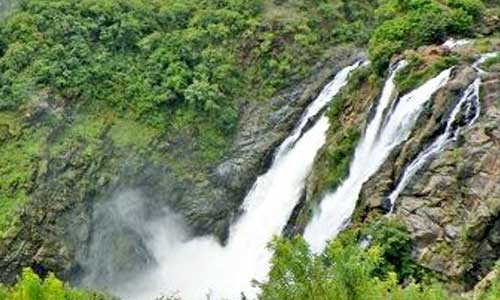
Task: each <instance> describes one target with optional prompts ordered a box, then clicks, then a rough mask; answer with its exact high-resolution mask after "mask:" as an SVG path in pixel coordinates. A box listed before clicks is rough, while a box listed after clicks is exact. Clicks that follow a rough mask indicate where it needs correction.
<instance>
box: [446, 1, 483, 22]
mask: <svg viewBox="0 0 500 300" xmlns="http://www.w3.org/2000/svg"><path fill="white" fill-rule="evenodd" d="M448 6H450V7H452V8H457V9H462V10H463V11H464V12H466V13H467V14H468V15H470V16H472V17H473V18H475V19H476V20H477V19H479V18H480V17H481V12H482V11H483V9H484V4H483V2H482V1H481V0H449V1H448Z"/></svg>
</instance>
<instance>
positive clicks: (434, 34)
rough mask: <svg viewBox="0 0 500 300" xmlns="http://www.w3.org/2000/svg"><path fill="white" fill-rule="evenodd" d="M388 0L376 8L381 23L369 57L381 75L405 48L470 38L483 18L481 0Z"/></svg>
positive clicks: (374, 37)
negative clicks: (394, 56) (452, 37)
mask: <svg viewBox="0 0 500 300" xmlns="http://www.w3.org/2000/svg"><path fill="white" fill-rule="evenodd" d="M445 3H446V4H448V5H443V3H441V2H440V1H433V0H412V1H406V0H389V1H385V4H384V5H382V6H381V7H379V8H378V9H377V16H378V19H379V22H380V26H378V27H377V28H376V29H375V31H374V33H373V35H372V37H371V39H370V56H371V58H372V60H373V63H374V66H375V68H376V70H377V71H378V72H379V73H384V72H385V69H386V68H387V66H388V64H389V61H390V59H391V57H392V56H393V55H394V54H396V53H401V51H402V50H404V49H411V48H415V47H418V46H421V45H425V44H428V43H433V42H440V41H443V40H444V39H445V37H446V36H449V35H459V36H470V35H472V34H473V33H474V29H475V26H476V24H477V23H476V22H478V21H479V19H480V18H481V13H482V11H483V9H484V5H483V4H482V2H481V1H480V0H450V1H447V2H445Z"/></svg>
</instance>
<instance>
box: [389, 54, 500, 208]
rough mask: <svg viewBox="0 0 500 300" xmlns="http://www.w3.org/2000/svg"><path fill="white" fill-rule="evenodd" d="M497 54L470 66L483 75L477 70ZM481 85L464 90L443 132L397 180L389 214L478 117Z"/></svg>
mask: <svg viewBox="0 0 500 300" xmlns="http://www.w3.org/2000/svg"><path fill="white" fill-rule="evenodd" d="M497 54H498V53H487V54H484V55H482V56H481V58H479V59H478V60H477V61H476V62H474V63H473V64H472V66H473V67H474V68H475V69H476V70H477V71H478V72H479V73H485V72H484V71H483V70H481V69H480V68H479V65H480V64H482V63H483V62H484V61H486V59H488V58H492V57H495V56H496V55H497ZM480 85H481V78H480V77H478V78H476V79H475V80H474V81H473V82H472V83H471V84H470V85H469V86H468V87H467V89H466V90H465V92H464V94H463V95H462V97H461V98H460V100H459V101H458V103H457V104H456V105H455V107H454V108H453V110H452V111H451V113H450V115H449V117H448V119H447V121H446V127H445V130H444V132H443V133H442V134H441V135H439V136H438V137H437V138H436V139H435V140H434V141H433V142H432V144H430V145H429V146H427V147H426V148H425V149H424V150H423V151H422V152H420V153H419V154H418V156H417V157H416V158H415V159H414V160H413V161H412V162H411V163H410V164H409V165H408V167H406V169H405V171H404V173H403V176H402V177H401V179H400V180H399V183H398V185H397V186H396V188H395V189H394V190H393V191H392V192H391V194H390V195H389V197H388V201H389V203H390V212H392V210H393V209H394V205H395V203H396V199H397V198H398V196H399V194H400V193H401V192H402V191H403V190H404V188H405V187H406V186H407V185H408V183H409V182H410V180H411V179H412V178H413V176H414V175H415V174H416V173H417V172H418V171H419V170H420V169H421V168H422V167H423V166H424V165H425V164H426V163H427V162H428V161H429V160H430V159H431V158H433V157H434V156H435V155H436V154H437V153H439V152H441V150H442V149H443V148H444V147H445V146H446V145H448V144H449V143H450V142H453V141H455V140H456V139H457V137H458V135H459V133H460V130H461V129H462V128H464V127H469V126H472V124H474V122H475V121H476V120H477V118H478V117H479V112H480V104H479V87H480ZM460 114H462V119H463V120H464V121H465V123H463V122H460V120H459V116H460Z"/></svg>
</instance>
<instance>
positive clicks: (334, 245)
mask: <svg viewBox="0 0 500 300" xmlns="http://www.w3.org/2000/svg"><path fill="white" fill-rule="evenodd" d="M399 234H400V232H399V231H398V229H395V235H392V234H391V231H390V230H387V231H385V232H383V233H381V234H380V235H379V238H380V240H378V241H376V240H374V241H376V242H374V243H372V245H371V246H369V247H366V248H365V247H361V246H360V244H359V236H358V235H359V231H358V230H356V229H351V230H347V231H346V232H343V233H341V234H340V235H339V237H337V238H336V239H335V240H334V241H332V242H331V243H330V244H329V246H328V247H327V249H326V250H325V252H324V253H323V254H320V255H315V254H312V253H311V252H310V250H309V248H308V246H307V243H306V242H305V241H304V240H303V239H301V238H300V237H299V238H296V239H295V240H293V241H287V240H284V239H277V240H275V241H274V243H273V245H272V248H273V249H274V250H275V255H274V257H273V259H272V268H271V272H270V273H269V281H268V282H267V283H264V284H262V285H261V288H262V294H261V299H263V300H268V299H273V300H275V299H289V300H306V299H308V300H321V299H324V300H327V299H338V300H357V299H360V300H365V299H370V300H383V299H393V300H396V299H398V300H399V299H401V300H403V299H404V300H410V299H426V300H439V299H442V300H445V299H446V300H448V299H450V297H449V295H448V294H447V292H446V291H445V290H444V289H443V288H442V287H440V286H439V285H438V284H436V283H417V282H415V281H412V282H411V283H410V284H408V285H407V286H406V287H402V286H400V285H398V277H397V275H396V273H393V272H387V273H384V274H381V273H380V271H381V270H382V269H381V266H383V265H384V264H390V262H388V261H385V258H384V253H386V252H387V251H388V252H389V253H392V254H394V253H396V252H397V251H398V248H399V247H400V245H401V244H400V243H399V242H394V240H395V241H400V240H401V237H400V236H399ZM403 240H404V239H403ZM384 241H389V242H390V243H389V245H382V244H379V243H378V242H384ZM403 244H404V242H403ZM392 246H394V248H392ZM394 257H395V258H396V256H394ZM385 270H387V269H385Z"/></svg>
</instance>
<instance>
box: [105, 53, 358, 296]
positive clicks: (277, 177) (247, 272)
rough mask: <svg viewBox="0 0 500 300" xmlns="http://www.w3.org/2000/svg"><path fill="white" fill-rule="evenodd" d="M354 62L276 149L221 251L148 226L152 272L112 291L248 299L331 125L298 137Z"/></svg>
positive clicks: (167, 225) (169, 228) (166, 227)
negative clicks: (272, 242)
mask: <svg viewBox="0 0 500 300" xmlns="http://www.w3.org/2000/svg"><path fill="white" fill-rule="evenodd" d="M359 65H360V63H356V64H354V65H352V66H349V67H347V68H345V69H343V70H342V71H340V72H339V73H338V74H337V75H336V76H335V78H334V79H333V81H332V82H331V83H330V84H328V85H327V86H326V87H325V88H324V89H323V91H322V92H321V93H320V95H319V96H318V97H317V99H316V100H315V101H314V102H313V103H312V104H311V105H310V106H309V108H308V109H307V111H306V112H305V114H304V116H303V117H302V119H301V121H300V123H299V125H298V127H297V128H296V129H295V130H294V131H293V133H292V135H291V136H290V137H289V138H288V139H286V140H285V141H284V142H283V144H282V146H281V147H280V148H279V150H278V152H277V155H276V157H275V160H274V162H273V164H272V166H271V168H270V169H269V170H268V171H267V173H265V174H264V175H262V176H260V177H259V178H258V179H257V181H256V182H255V184H254V186H253V188H252V189H251V191H250V192H249V194H248V195H247V197H246V199H245V201H244V203H243V209H244V211H245V212H244V214H243V215H242V216H241V217H240V219H239V220H238V221H237V222H236V223H235V224H234V225H233V226H232V227H231V229H230V238H229V240H228V243H227V246H226V247H222V246H221V245H220V244H219V243H218V242H217V241H216V240H215V239H214V238H213V237H211V236H205V237H199V238H194V239H189V237H188V236H187V234H185V233H184V231H185V230H184V228H183V226H182V224H178V223H175V222H173V221H172V219H173V218H171V217H168V216H167V217H166V218H165V220H159V221H157V222H155V223H154V224H151V235H152V236H153V240H152V241H151V242H150V244H149V247H150V248H151V250H152V252H153V254H154V256H155V258H156V260H157V261H158V266H157V267H156V268H155V269H154V270H151V271H150V272H148V273H147V274H140V275H141V276H138V279H137V280H135V281H134V282H127V283H125V284H123V286H118V287H115V288H114V292H115V293H116V294H117V295H121V296H123V298H124V299H140V300H146V299H147V300H151V299H154V298H155V297H158V296H160V295H162V294H163V295H172V294H174V295H178V296H180V297H182V298H183V299H186V300H198V299H206V298H210V299H240V298H241V294H240V293H241V292H244V293H245V295H246V296H247V297H249V298H254V297H255V295H256V293H257V290H256V288H254V287H252V285H251V281H252V279H257V280H265V279H266V277H267V273H268V271H269V262H270V259H271V257H272V253H271V252H270V251H269V249H267V245H268V243H269V242H270V241H271V240H272V238H273V236H275V235H279V234H281V232H282V230H283V228H284V227H285V225H286V223H287V221H288V219H289V217H290V215H291V213H292V211H293V208H294V207H295V205H296V204H297V202H298V201H299V199H300V196H301V194H302V192H303V189H304V185H305V180H306V178H307V175H308V174H309V173H310V171H311V169H312V166H313V162H314V157H315V156H316V153H317V152H318V150H319V149H320V148H321V147H322V146H323V144H324V143H325V139H326V131H327V129H328V127H329V122H328V119H327V117H326V116H324V115H323V114H322V115H321V116H320V117H319V119H318V121H317V122H316V123H315V124H314V126H312V127H311V128H310V129H309V130H308V131H306V132H305V133H303V129H304V128H305V126H306V124H307V123H308V120H309V119H311V118H314V117H315V116H317V115H318V114H320V113H321V111H322V110H323V108H324V107H326V105H327V104H328V103H329V102H330V101H331V100H332V97H333V96H335V95H336V94H337V93H338V92H339V90H340V89H341V88H342V87H343V86H344V85H345V84H346V83H347V80H348V76H349V74H350V73H351V72H352V71H353V70H354V69H355V68H357V67H358V66H359Z"/></svg>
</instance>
